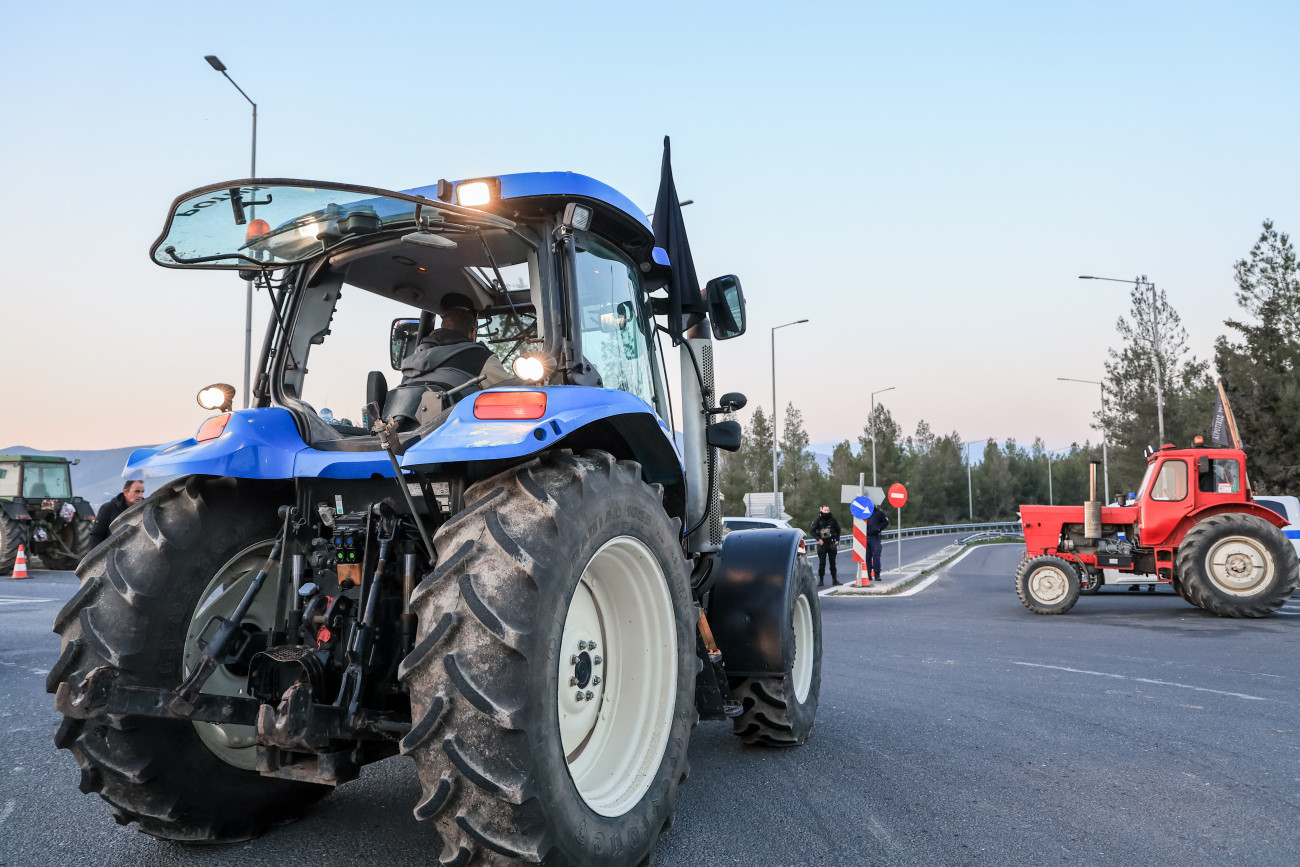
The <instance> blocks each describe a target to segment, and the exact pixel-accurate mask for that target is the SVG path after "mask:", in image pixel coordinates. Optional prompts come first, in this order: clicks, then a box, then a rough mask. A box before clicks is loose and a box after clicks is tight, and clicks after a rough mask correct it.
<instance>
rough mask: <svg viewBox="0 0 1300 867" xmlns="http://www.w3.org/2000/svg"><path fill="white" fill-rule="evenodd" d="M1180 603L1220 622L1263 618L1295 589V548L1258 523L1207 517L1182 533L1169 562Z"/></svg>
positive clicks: (1248, 518)
mask: <svg viewBox="0 0 1300 867" xmlns="http://www.w3.org/2000/svg"><path fill="white" fill-rule="evenodd" d="M1175 566H1176V567H1177V570H1178V578H1179V582H1180V584H1181V590H1182V595H1183V598H1184V599H1186V600H1187V601H1188V602H1190V603H1192V604H1193V605H1196V606H1197V607H1200V608H1204V609H1205V610H1206V611H1209V612H1210V613H1211V614H1217V615H1219V616H1220V617H1267V616H1268V615H1270V614H1272V613H1273V612H1274V611H1276V610H1278V609H1279V608H1281V607H1282V606H1283V605H1284V604H1286V601H1287V599H1289V598H1290V596H1291V593H1292V591H1293V590H1295V587H1296V580H1297V573H1298V572H1300V566H1297V561H1296V552H1295V548H1294V547H1292V545H1291V542H1290V541H1289V540H1288V539H1287V538H1286V536H1284V535H1283V534H1282V532H1281V531H1280V530H1278V529H1277V528H1276V527H1274V526H1273V525H1272V524H1270V523H1268V522H1267V521H1265V520H1264V519H1262V518H1257V517H1255V516H1254V515H1246V514H1242V513H1240V512H1232V513H1228V514H1223V515H1211V516H1210V517H1208V518H1206V519H1205V520H1203V521H1201V522H1200V523H1199V524H1197V525H1196V526H1194V527H1192V529H1191V530H1189V531H1188V533H1187V535H1186V536H1184V537H1183V543H1182V545H1180V546H1179V547H1178V555H1177V557H1176V560H1175Z"/></svg>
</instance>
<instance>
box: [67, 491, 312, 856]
mask: <svg viewBox="0 0 1300 867" xmlns="http://www.w3.org/2000/svg"><path fill="white" fill-rule="evenodd" d="M233 487H234V486H233V483H232V482H231V481H229V480H227V481H225V482H216V483H211V482H209V483H204V482H203V481H202V480H200V479H199V478H198V477H194V476H190V477H186V478H183V479H179V480H177V481H175V482H173V483H172V484H171V485H169V486H168V487H166V488H165V489H163V490H162V491H160V492H158V493H156V494H155V495H154V496H153V497H150V498H149V499H147V500H145V501H143V502H141V503H139V504H137V505H136V506H134V507H132V508H131V509H129V510H128V511H126V512H124V513H123V514H122V515H121V516H120V517H119V519H118V520H117V521H116V522H115V524H114V532H113V535H112V536H110V537H109V538H108V539H107V540H106V541H105V542H104V543H103V544H101V545H99V546H97V547H95V548H94V549H93V550H92V551H91V553H90V555H89V556H87V557H86V558H85V559H84V560H83V561H82V563H81V566H80V567H79V568H78V569H77V575H78V577H79V578H80V579H81V582H82V583H81V587H80V588H79V589H78V591H77V592H76V593H75V594H74V595H73V596H72V598H71V599H69V600H68V602H67V603H66V604H65V605H64V606H63V608H62V609H61V610H60V611H59V613H58V614H57V615H56V617H55V620H54V631H55V632H57V633H59V634H60V635H61V636H62V638H63V648H62V652H61V653H60V656H59V659H58V661H57V662H56V663H55V664H54V665H53V666H52V667H51V669H50V673H49V676H48V677H47V679H46V690H47V691H48V692H51V693H53V692H55V691H56V690H57V689H58V687H59V685H60V684H61V683H64V682H69V681H73V680H79V679H80V678H81V677H84V676H85V675H86V674H87V673H88V672H89V671H91V670H92V669H95V668H98V667H100V666H109V667H111V668H113V669H116V671H117V673H118V675H119V682H122V683H129V684H143V685H149V686H174V685H175V684H176V683H178V682H179V678H180V669H179V666H180V654H181V649H180V646H179V643H177V644H176V646H175V647H173V648H170V652H159V650H158V648H157V643H158V641H159V640H163V641H166V640H169V639H174V636H166V637H165V636H159V635H157V634H156V632H157V630H158V629H160V628H161V627H163V626H166V627H168V628H170V629H171V630H173V631H174V630H175V629H176V628H177V626H176V624H175V623H163V624H159V623H158V622H157V619H156V618H157V616H158V615H160V614H164V613H166V612H162V611H154V612H153V614H154V615H155V620H154V621H153V622H152V623H151V622H150V619H149V617H148V613H149V612H148V611H147V610H146V609H147V608H148V607H149V606H146V605H144V604H142V603H143V602H144V601H145V600H153V599H155V598H156V597H160V596H162V595H163V594H164V592H165V590H166V589H167V588H166V585H167V584H168V582H173V581H175V580H177V577H178V576H177V574H176V571H177V562H176V558H177V557H178V556H181V552H186V551H193V550H194V549H198V550H199V551H201V552H202V553H201V554H200V555H199V559H200V562H201V558H202V556H203V554H211V553H212V552H214V551H217V550H220V549H222V548H223V547H224V548H229V547H230V545H231V544H232V534H236V528H232V527H222V526H210V523H205V522H211V520H212V519H213V518H215V517H219V516H220V513H218V514H216V515H214V514H213V510H212V506H211V504H210V503H209V498H210V497H211V496H212V495H213V494H214V493H215V494H216V495H217V496H218V497H220V496H222V495H223V494H228V493H230V492H231V491H232V490H233ZM223 489H224V490H223ZM209 559H210V558H209ZM190 565H191V568H192V567H193V565H194V564H192V563H191V564H190ZM179 628H180V629H181V637H182V638H183V637H184V629H185V626H184V625H183V624H182V625H180V627H179ZM160 681H166V682H160ZM187 729H189V730H188V731H187ZM55 745H56V746H57V747H58V748H59V749H66V750H68V751H69V752H71V753H72V755H73V757H74V758H75V759H76V761H77V764H78V765H79V766H80V767H81V770H82V778H81V790H82V791H83V792H85V793H95V794H98V795H99V796H100V797H102V798H103V799H104V800H105V801H107V802H108V803H109V804H110V805H111V806H112V808H113V814H114V818H115V820H116V821H117V822H118V823H119V824H129V823H131V822H135V823H138V825H139V827H140V830H141V831H143V832H145V833H147V834H151V835H153V836H157V837H162V838H165V839H169V840H177V841H186V842H227V841H235V840H242V839H248V838H250V837H253V836H256V835H257V834H258V833H260V832H261V831H262V830H263V828H265V827H266V826H268V825H270V824H279V823H282V822H284V821H286V820H289V819H292V818H295V817H296V816H297V815H298V814H299V813H300V812H301V811H302V810H303V809H305V808H306V807H307V806H308V805H310V804H311V803H313V802H314V801H316V800H319V799H320V798H322V797H324V796H325V795H327V794H328V793H329V792H330V791H331V788H330V787H328V786H317V785H311V784H306V783H296V782H287V781H283V780H274V779H270V778H263V777H260V776H259V775H257V774H256V773H253V772H248V771H237V770H236V769H234V768H231V767H229V766H228V765H225V764H224V763H222V762H221V760H220V759H218V758H217V757H215V756H213V755H212V754H211V753H208V752H206V747H203V746H202V745H201V744H200V743H199V742H198V738H197V735H195V734H194V732H193V730H192V729H190V727H189V724H187V723H184V722H174V721H168V720H153V719H142V720H134V719H132V720H127V719H121V718H111V717H109V718H105V717H100V718H97V719H96V720H95V722H94V724H88V722H87V721H86V720H80V719H74V718H71V717H65V718H64V719H63V722H62V724H61V725H60V726H59V729H58V732H57V733H56V734H55ZM186 745H188V749H186Z"/></svg>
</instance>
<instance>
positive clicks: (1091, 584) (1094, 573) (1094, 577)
mask: <svg viewBox="0 0 1300 867" xmlns="http://www.w3.org/2000/svg"><path fill="white" fill-rule="evenodd" d="M1105 583H1106V579H1105V578H1103V577H1102V574H1101V570H1100V569H1089V570H1086V571H1085V573H1084V575H1083V577H1082V578H1080V579H1079V595H1080V596H1096V595H1097V593H1098V592H1100V591H1101V585H1103V584H1105Z"/></svg>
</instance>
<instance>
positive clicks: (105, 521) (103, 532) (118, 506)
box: [90, 494, 127, 545]
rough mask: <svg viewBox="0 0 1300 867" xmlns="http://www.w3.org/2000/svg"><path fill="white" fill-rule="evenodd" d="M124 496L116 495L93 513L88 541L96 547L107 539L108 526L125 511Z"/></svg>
mask: <svg viewBox="0 0 1300 867" xmlns="http://www.w3.org/2000/svg"><path fill="white" fill-rule="evenodd" d="M126 508H127V506H126V495H125V494H118V495H117V496H116V497H114V498H113V499H111V500H109V501H108V502H107V503H105V504H104V505H102V506H100V507H99V511H98V512H96V513H95V526H93V527H91V528H90V541H92V542H93V543H95V544H96V545H98V544H99V543H100V542H102V541H104V540H105V539H107V538H108V525H109V524H111V523H113V519H114V518H116V517H117V516H118V515H120V514H122V513H123V512H125V511H126Z"/></svg>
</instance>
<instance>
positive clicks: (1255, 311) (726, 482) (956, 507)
mask: <svg viewBox="0 0 1300 867" xmlns="http://www.w3.org/2000/svg"><path fill="white" fill-rule="evenodd" d="M1298 270H1300V269H1298V265H1297V260H1296V254H1295V250H1294V248H1293V247H1292V245H1291V240H1290V238H1289V237H1288V236H1287V235H1286V234H1285V233H1282V232H1279V231H1277V230H1276V229H1275V228H1274V226H1273V223H1272V222H1271V221H1267V220H1266V221H1264V224H1263V231H1262V232H1261V234H1260V237H1259V240H1258V241H1257V242H1256V244H1255V245H1254V247H1253V248H1252V249H1251V250H1250V252H1249V254H1248V255H1247V256H1246V257H1245V258H1243V259H1241V260H1239V261H1238V262H1236V264H1235V266H1234V275H1235V283H1236V290H1235V299H1236V303H1237V306H1238V308H1239V309H1240V311H1242V312H1241V314H1240V318H1234V319H1228V320H1227V321H1226V322H1225V323H1224V324H1225V325H1226V326H1227V328H1228V330H1229V333H1228V334H1225V335H1222V336H1220V337H1219V338H1218V340H1217V341H1216V343H1215V352H1214V363H1213V367H1214V369H1215V371H1216V372H1217V376H1218V378H1220V379H1222V380H1223V383H1224V388H1225V391H1226V393H1227V394H1228V398H1229V401H1230V402H1231V404H1232V408H1233V410H1234V412H1235V414H1236V417H1237V423H1238V426H1239V428H1240V430H1241V436H1242V439H1243V440H1244V441H1245V447H1246V455H1247V470H1248V473H1249V475H1250V479H1251V483H1252V486H1253V488H1254V489H1255V490H1256V491H1257V492H1267V493H1283V494H1287V493H1289V494H1296V493H1300V273H1298ZM1139 279H1142V280H1145V277H1142V278H1139ZM1152 313H1153V305H1152V299H1151V296H1150V292H1149V290H1148V289H1147V288H1146V287H1134V290H1133V292H1132V295H1131V296H1130V309H1129V312H1128V314H1127V315H1125V316H1120V317H1119V319H1118V321H1117V322H1116V326H1115V327H1116V332H1117V333H1118V336H1119V346H1118V347H1117V348H1112V349H1111V350H1110V351H1109V353H1108V357H1107V360H1106V374H1105V377H1104V382H1103V389H1104V392H1105V395H1106V408H1105V410H1104V412H1103V411H1098V412H1097V413H1095V414H1094V416H1095V419H1096V424H1094V426H1093V427H1094V428H1095V429H1096V430H1098V431H1099V432H1100V431H1102V430H1104V431H1105V432H1106V434H1107V442H1108V444H1109V452H1110V454H1109V464H1110V480H1111V485H1110V487H1111V494H1112V497H1117V496H1120V495H1122V494H1124V493H1127V492H1130V491H1134V490H1136V488H1137V485H1138V483H1139V481H1140V480H1141V478H1142V475H1143V473H1144V472H1145V471H1146V458H1145V456H1144V451H1145V449H1146V447H1147V446H1148V445H1154V444H1157V439H1158V429H1157V420H1156V391H1155V363H1154V362H1155V358H1154V355H1153V351H1152V347H1153V345H1154V344H1153V341H1152V328H1153V327H1154V328H1158V329H1159V336H1160V341H1159V342H1160V359H1159V360H1160V370H1161V382H1162V384H1163V386H1164V417H1165V440H1166V441H1167V442H1173V443H1177V444H1179V445H1184V446H1185V445H1188V444H1190V442H1191V440H1192V437H1193V436H1195V435H1197V434H1200V435H1202V436H1205V437H1206V439H1207V441H1208V439H1209V436H1208V435H1209V427H1210V423H1211V419H1212V415H1213V410H1214V400H1215V394H1216V387H1215V384H1214V380H1215V376H1212V375H1211V364H1210V361H1209V360H1203V359H1198V358H1196V357H1195V356H1194V355H1193V354H1192V353H1191V351H1190V349H1189V347H1188V336H1187V331H1186V329H1185V328H1183V325H1182V321H1181V318H1180V317H1179V315H1178V312H1177V310H1175V309H1174V308H1173V306H1172V305H1170V303H1169V300H1168V297H1167V296H1166V294H1165V293H1164V292H1163V291H1161V292H1159V294H1158V295H1157V296H1156V299H1155V302H1154V314H1155V315H1154V317H1153V315H1152ZM873 430H874V432H875V440H876V442H875V459H876V478H877V480H878V482H879V483H880V485H881V486H882V487H888V485H890V484H892V483H893V482H900V481H901V482H903V483H904V484H905V485H907V488H908V504H907V507H906V509H905V510H904V518H905V520H906V523H907V524H908V525H910V526H918V525H924V524H950V523H958V522H961V521H965V520H968V519H972V518H973V520H975V521H1002V520H1014V519H1015V518H1016V517H1017V508H1018V506H1019V505H1020V504H1024V503H1047V502H1049V501H1050V502H1055V503H1081V502H1083V500H1084V499H1086V497H1087V492H1088V463H1089V462H1090V461H1099V460H1101V446H1100V441H1098V442H1097V443H1092V442H1088V441H1085V442H1083V443H1081V444H1080V443H1075V444H1072V445H1071V446H1070V448H1069V449H1068V450H1065V451H1062V452H1053V453H1051V454H1050V455H1049V454H1048V453H1047V451H1046V449H1045V445H1044V443H1043V441H1042V440H1041V439H1035V440H1034V442H1033V443H1031V444H1030V445H1028V446H1023V445H1020V444H1019V443H1017V442H1016V441H1015V440H1007V441H1005V442H1001V443H999V442H995V441H994V440H988V441H987V442H983V443H970V444H968V445H967V446H966V447H965V449H968V450H969V451H966V450H964V448H963V444H962V443H963V441H962V438H961V435H960V434H959V433H958V432H957V431H952V432H950V433H945V434H940V433H937V432H935V431H934V430H932V429H931V428H930V425H929V424H927V423H926V422H924V421H922V422H920V423H919V424H918V425H917V427H916V431H915V432H914V433H912V434H910V435H907V436H905V435H904V434H903V430H902V427H901V426H900V425H899V424H898V422H896V421H895V420H894V418H893V416H892V415H891V414H890V412H889V410H888V408H886V407H885V406H884V405H883V404H877V405H876V408H875V411H874V415H872V416H871V417H869V418H868V419H867V420H866V423H865V424H864V425H863V428H862V433H861V434H860V435H859V436H858V438H857V441H856V442H850V441H848V440H845V441H843V442H841V443H839V444H838V445H836V446H835V448H834V450H833V452H832V454H831V456H830V463H829V467H827V468H823V467H822V465H821V463H820V462H819V461H818V460H817V459H816V458H815V457H814V455H813V454H812V453H811V451H810V450H809V448H808V443H809V439H808V433H807V430H806V429H805V427H804V423H803V414H802V413H801V412H800V411H799V410H798V408H797V407H795V405H794V404H793V403H791V404H788V405H787V406H786V409H785V418H784V420H783V423H782V425H781V438H780V441H779V442H778V443H777V451H778V454H779V460H780V483H781V490H782V491H783V492H784V493H785V508H786V511H787V512H788V513H789V514H790V515H791V516H792V523H794V524H795V525H796V526H798V527H801V528H803V529H805V530H806V529H807V528H808V527H809V526H810V525H811V524H812V522H813V520H814V518H815V516H816V513H817V510H818V508H819V507H820V506H821V505H822V504H823V503H826V504H830V505H831V506H832V508H833V509H834V510H835V512H836V514H837V515H838V516H839V517H840V518H841V521H842V522H847V515H846V513H845V510H844V509H843V508H842V507H840V505H839V500H840V485H841V484H853V483H855V482H856V481H857V479H858V474H859V473H865V474H866V477H867V480H868V483H869V482H870V480H871V454H872V449H871V445H872V443H871V441H872V431H873ZM977 454H978V455H980V459H978V460H976V459H975V458H976V455H977ZM968 455H969V457H970V458H971V459H972V460H971V463H972V464H973V466H968V461H967V457H968ZM719 487H720V489H721V493H722V497H723V510H724V512H725V513H726V514H728V515H741V514H744V511H743V510H744V495H745V494H746V493H749V492H751V491H758V492H768V491H771V490H772V423H771V419H770V417H769V416H768V415H766V414H765V413H764V412H763V410H762V408H761V407H760V408H755V410H754V412H753V414H752V415H751V416H750V419H749V423H748V424H747V425H746V426H745V428H744V436H743V439H742V443H741V448H740V451H738V452H736V453H734V454H726V455H724V457H723V465H722V468H721V473H720V476H719ZM1099 488H1100V481H1099Z"/></svg>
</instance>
